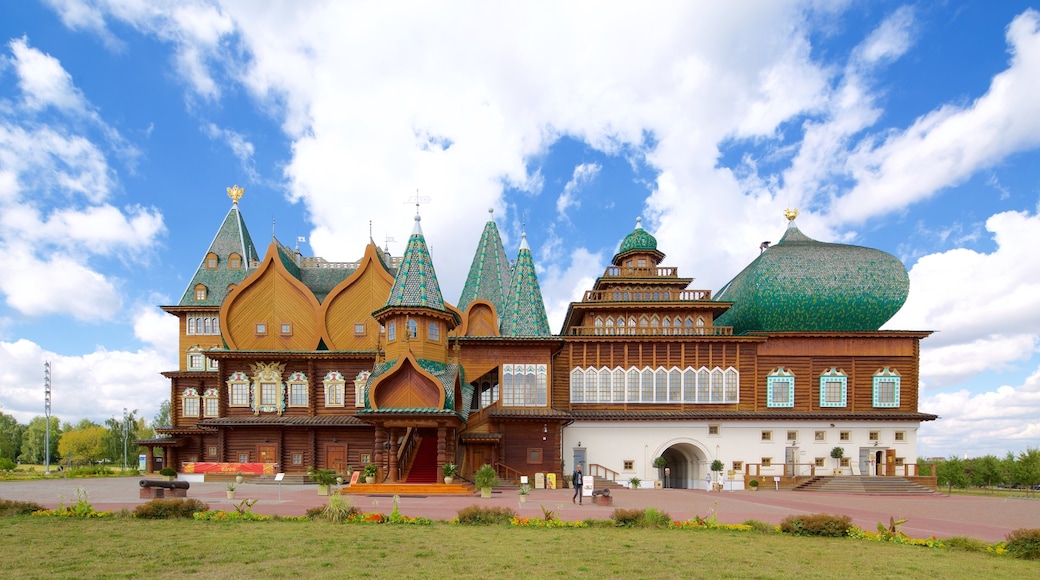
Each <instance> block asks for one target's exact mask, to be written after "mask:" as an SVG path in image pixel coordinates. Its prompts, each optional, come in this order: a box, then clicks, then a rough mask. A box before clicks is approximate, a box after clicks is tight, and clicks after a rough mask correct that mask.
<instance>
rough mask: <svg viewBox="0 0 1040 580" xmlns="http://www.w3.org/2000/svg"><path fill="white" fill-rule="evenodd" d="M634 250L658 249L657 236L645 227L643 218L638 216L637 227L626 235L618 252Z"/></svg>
mask: <svg viewBox="0 0 1040 580" xmlns="http://www.w3.org/2000/svg"><path fill="white" fill-rule="evenodd" d="M632 250H646V251H654V250H657V238H655V237H653V236H652V235H650V232H648V231H646V230H644V229H643V218H636V229H634V230H632V233H630V234H628V235H627V236H625V239H624V241H622V242H621V249H620V250H618V254H619V255H620V254H624V253H625V252H631V251H632Z"/></svg>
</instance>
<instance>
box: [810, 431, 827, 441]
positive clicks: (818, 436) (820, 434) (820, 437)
mask: <svg viewBox="0 0 1040 580" xmlns="http://www.w3.org/2000/svg"><path fill="white" fill-rule="evenodd" d="M813 441H816V442H817V443H823V442H825V441H827V432H826V431H814V432H813Z"/></svg>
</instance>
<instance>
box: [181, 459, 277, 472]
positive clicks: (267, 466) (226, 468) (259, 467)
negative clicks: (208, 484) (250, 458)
mask: <svg viewBox="0 0 1040 580" xmlns="http://www.w3.org/2000/svg"><path fill="white" fill-rule="evenodd" d="M274 468H275V464H274V463H202V462H196V463H185V464H184V473H225V474H228V475H235V474H237V473H239V472H241V473H250V474H254V475H274Z"/></svg>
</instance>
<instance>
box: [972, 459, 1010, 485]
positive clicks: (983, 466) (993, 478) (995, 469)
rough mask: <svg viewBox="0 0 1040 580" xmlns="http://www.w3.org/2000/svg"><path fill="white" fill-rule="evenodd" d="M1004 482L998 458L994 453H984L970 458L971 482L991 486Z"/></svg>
mask: <svg viewBox="0 0 1040 580" xmlns="http://www.w3.org/2000/svg"><path fill="white" fill-rule="evenodd" d="M1003 482H1004V476H1003V474H1002V473H1001V469H1000V460H999V459H997V456H996V455H986V456H985V457H979V458H976V459H973V460H972V465H971V483H972V485H976V486H980V487H992V486H994V485H997V484H998V483H1003Z"/></svg>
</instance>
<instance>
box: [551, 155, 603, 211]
mask: <svg viewBox="0 0 1040 580" xmlns="http://www.w3.org/2000/svg"><path fill="white" fill-rule="evenodd" d="M601 169H603V167H602V166H601V165H599V164H598V163H582V164H580V165H578V166H577V167H575V168H574V171H573V173H572V174H571V179H570V181H568V182H567V183H566V184H565V185H564V186H563V192H562V193H561V194H560V196H559V197H557V198H556V213H557V214H559V217H560V218H562V219H566V218H567V210H568V209H570V208H575V209H577V208H580V207H581V200H580V199H578V194H579V193H580V192H581V190H582V188H584V187H585V186H586V185H588V184H589V183H592V182H593V181H594V180H595V179H596V176H597V175H599V172H600V170H601Z"/></svg>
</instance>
